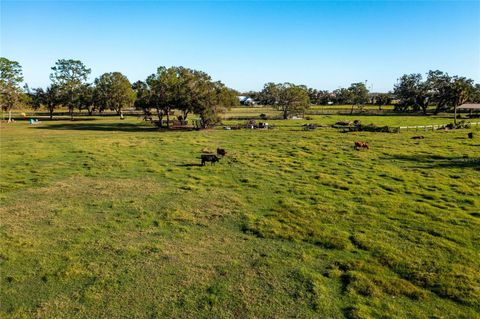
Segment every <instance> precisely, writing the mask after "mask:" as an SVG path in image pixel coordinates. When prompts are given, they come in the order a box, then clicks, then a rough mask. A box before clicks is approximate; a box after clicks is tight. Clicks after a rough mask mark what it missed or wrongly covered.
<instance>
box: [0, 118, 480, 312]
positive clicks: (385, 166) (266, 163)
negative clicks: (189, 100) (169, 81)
mask: <svg viewBox="0 0 480 319" xmlns="http://www.w3.org/2000/svg"><path fill="white" fill-rule="evenodd" d="M260 113H262V112H260ZM347 119H361V120H362V123H364V124H369V123H374V124H377V125H398V126H400V125H421V124H444V123H450V122H451V119H446V118H442V117H438V118H434V117H419V116H411V117H400V116H390V117H387V116H382V117H381V116H364V117H359V116H352V117H348V116H339V115H338V116H314V118H313V120H312V121H296V120H290V121H275V123H272V124H275V127H276V128H275V129H273V130H268V131H264V130H232V131H227V130H222V129H213V130H204V131H158V130H156V129H154V128H153V127H151V126H149V125H147V124H144V123H142V122H140V121H138V120H137V119H135V118H133V117H132V118H127V119H126V120H125V121H120V120H118V119H117V118H101V117H96V118H92V119H90V118H82V119H79V120H76V121H74V122H70V121H43V122H42V123H41V124H39V125H34V126H29V125H28V124H26V122H25V121H17V122H16V123H14V124H3V123H2V125H1V129H0V134H1V149H0V151H1V175H0V177H1V178H0V182H1V184H0V186H1V188H2V192H1V195H0V196H1V197H0V198H1V208H0V221H1V225H0V270H1V274H0V275H1V278H0V288H1V289H0V317H2V318H166V317H171V318H293V317H295V318H480V158H479V156H480V130H477V131H475V130H473V131H474V132H476V133H475V134H476V137H475V139H472V140H471V139H468V138H467V137H466V135H467V132H469V131H470V130H456V131H435V132H404V133H399V134H388V133H368V132H360V133H341V132H340V131H337V130H335V129H328V128H325V129H323V128H322V129H317V130H315V131H311V132H307V131H302V130H301V124H304V123H307V122H308V123H317V124H333V123H335V122H336V121H338V120H347ZM227 124H228V122H227ZM420 134H421V135H424V136H425V139H423V140H412V139H411V137H412V136H413V135H420ZM357 140H362V141H368V142H369V144H370V146H371V149H370V150H363V151H355V150H354V149H353V143H354V141H357ZM217 147H223V148H225V149H226V150H227V152H228V154H227V156H226V157H225V158H224V159H222V160H221V161H220V163H218V164H217V165H213V166H211V165H207V166H205V167H201V166H199V163H200V160H199V155H200V154H201V152H202V151H206V150H212V151H214V150H215V149H216V148H217Z"/></svg>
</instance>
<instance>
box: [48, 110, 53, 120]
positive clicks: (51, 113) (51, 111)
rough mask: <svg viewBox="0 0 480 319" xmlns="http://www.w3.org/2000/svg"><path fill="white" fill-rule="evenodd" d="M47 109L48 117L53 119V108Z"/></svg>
mask: <svg viewBox="0 0 480 319" xmlns="http://www.w3.org/2000/svg"><path fill="white" fill-rule="evenodd" d="M48 111H49V112H50V119H51V120H52V119H53V109H52V108H51V109H49V110H48Z"/></svg>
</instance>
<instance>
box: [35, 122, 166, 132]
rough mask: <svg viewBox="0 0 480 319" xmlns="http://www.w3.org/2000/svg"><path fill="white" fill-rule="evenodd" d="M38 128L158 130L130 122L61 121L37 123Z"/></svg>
mask: <svg viewBox="0 0 480 319" xmlns="http://www.w3.org/2000/svg"><path fill="white" fill-rule="evenodd" d="M34 128H36V129H39V130H65V131H70V130H74V131H103V132H113V131H117V132H158V131H159V129H158V128H156V127H154V126H142V125H138V124H132V123H75V122H71V123H62V124H47V125H38V126H34Z"/></svg>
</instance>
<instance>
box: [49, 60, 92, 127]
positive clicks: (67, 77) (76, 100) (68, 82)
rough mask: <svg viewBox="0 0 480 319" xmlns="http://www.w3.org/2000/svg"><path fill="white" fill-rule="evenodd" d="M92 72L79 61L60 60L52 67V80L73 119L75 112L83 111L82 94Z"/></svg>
mask: <svg viewBox="0 0 480 319" xmlns="http://www.w3.org/2000/svg"><path fill="white" fill-rule="evenodd" d="M90 72H91V70H90V69H89V68H87V67H86V66H85V65H84V64H83V63H82V62H81V61H79V60H72V59H69V60H66V59H60V60H58V61H57V62H56V63H55V66H53V67H52V73H51V74H50V80H51V81H52V83H53V84H54V85H55V86H56V87H57V88H58V93H59V98H60V100H61V101H62V103H61V104H62V105H64V106H66V107H68V110H69V112H70V117H71V118H72V119H73V110H74V109H75V108H76V107H77V108H79V109H81V107H82V105H81V104H82V103H81V100H80V99H81V94H82V92H84V87H82V86H83V85H84V84H86V81H87V80H88V76H89V74H90Z"/></svg>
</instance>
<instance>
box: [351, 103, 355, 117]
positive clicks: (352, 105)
mask: <svg viewBox="0 0 480 319" xmlns="http://www.w3.org/2000/svg"><path fill="white" fill-rule="evenodd" d="M354 106H355V104H352V109H351V110H350V115H352V114H353V107H354Z"/></svg>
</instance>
